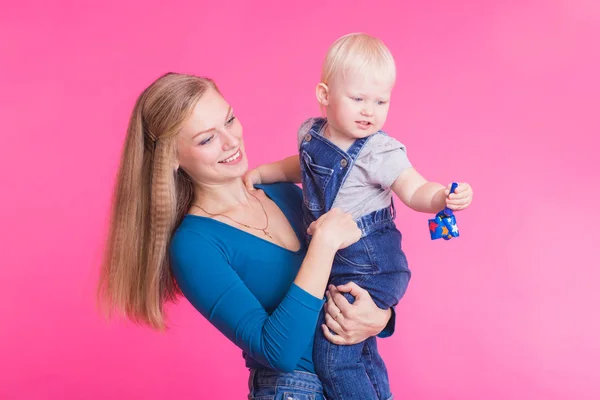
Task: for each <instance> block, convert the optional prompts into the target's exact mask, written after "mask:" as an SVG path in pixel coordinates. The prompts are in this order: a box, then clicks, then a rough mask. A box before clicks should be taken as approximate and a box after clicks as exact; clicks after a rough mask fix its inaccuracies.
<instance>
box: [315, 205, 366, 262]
mask: <svg viewBox="0 0 600 400" xmlns="http://www.w3.org/2000/svg"><path fill="white" fill-rule="evenodd" d="M307 233H308V234H309V235H312V236H313V239H312V240H313V241H319V242H321V243H323V244H325V245H327V246H330V247H331V248H333V249H335V250H336V251H337V250H339V249H343V248H345V247H348V246H350V245H351V244H354V243H356V242H357V241H358V240H359V239H360V237H361V231H360V229H359V228H358V225H356V221H354V219H353V218H352V216H351V215H350V214H347V213H344V212H342V211H341V210H340V209H339V208H332V209H331V210H329V211H328V212H326V213H325V214H323V215H322V216H321V217H320V218H319V219H317V220H316V221H314V222H313V223H312V224H310V226H309V227H308V230H307Z"/></svg>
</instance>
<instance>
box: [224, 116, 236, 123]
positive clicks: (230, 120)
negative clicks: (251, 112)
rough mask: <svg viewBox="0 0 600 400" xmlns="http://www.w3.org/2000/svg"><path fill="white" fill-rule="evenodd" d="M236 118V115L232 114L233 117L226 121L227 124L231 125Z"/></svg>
mask: <svg viewBox="0 0 600 400" xmlns="http://www.w3.org/2000/svg"><path fill="white" fill-rule="evenodd" d="M234 120H235V115H232V116H231V118H229V119H228V120H227V122H226V123H225V125H231V124H232V123H233V121H234Z"/></svg>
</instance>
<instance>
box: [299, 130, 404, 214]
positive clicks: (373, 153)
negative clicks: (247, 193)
mask: <svg viewBox="0 0 600 400" xmlns="http://www.w3.org/2000/svg"><path fill="white" fill-rule="evenodd" d="M318 120H319V119H318V118H310V119H308V120H306V121H305V122H304V123H303V124H302V125H301V126H300V129H299V130H298V147H300V145H301V144H302V141H303V140H304V136H306V134H307V133H308V132H309V131H310V128H311V127H312V125H313V124H314V123H315V122H316V121H318ZM324 127H325V124H324V125H323V129H324ZM317 133H318V134H319V135H322V134H323V132H317ZM411 166H412V165H411V163H410V161H409V160H408V157H407V155H406V147H405V146H404V145H403V144H402V143H400V142H399V141H397V140H396V139H394V138H391V137H389V136H387V135H382V134H375V135H373V137H371V138H370V139H369V140H368V141H367V143H366V144H365V146H364V147H363V148H362V150H361V152H360V153H359V155H358V158H357V159H356V161H355V162H354V167H353V168H352V169H351V170H350V173H349V175H348V177H347V178H346V181H345V182H344V184H343V185H342V187H341V188H340V190H339V193H338V195H337V197H336V198H335V201H334V203H333V207H338V208H339V209H341V210H342V211H344V212H347V213H349V214H351V215H352V217H354V218H355V219H358V218H360V217H361V216H363V215H367V214H369V213H371V212H373V211H377V210H380V209H382V208H385V207H389V205H390V201H391V197H392V189H391V186H392V184H393V183H394V182H395V181H396V178H398V176H400V173H401V172H402V171H403V170H404V169H405V168H409V167H411Z"/></svg>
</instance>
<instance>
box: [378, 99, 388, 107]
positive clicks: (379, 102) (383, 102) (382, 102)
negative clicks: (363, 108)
mask: <svg viewBox="0 0 600 400" xmlns="http://www.w3.org/2000/svg"><path fill="white" fill-rule="evenodd" d="M377 104H378V105H380V106H382V105H384V104H387V101H383V100H380V101H378V102H377Z"/></svg>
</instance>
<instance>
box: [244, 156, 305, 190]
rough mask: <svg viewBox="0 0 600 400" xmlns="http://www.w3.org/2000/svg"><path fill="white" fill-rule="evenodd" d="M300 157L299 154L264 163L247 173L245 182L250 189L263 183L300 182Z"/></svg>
mask: <svg viewBox="0 0 600 400" xmlns="http://www.w3.org/2000/svg"><path fill="white" fill-rule="evenodd" d="M301 179H302V178H301V174H300V159H299V158H298V155H295V156H290V157H287V158H284V159H283V160H281V161H276V162H274V163H270V164H263V165H261V166H259V167H257V168H255V169H253V170H251V171H248V173H246V176H245V177H244V183H245V184H246V187H247V188H248V189H250V190H253V189H254V185H259V184H261V183H265V184H266V183H275V182H293V183H300V181H301Z"/></svg>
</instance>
